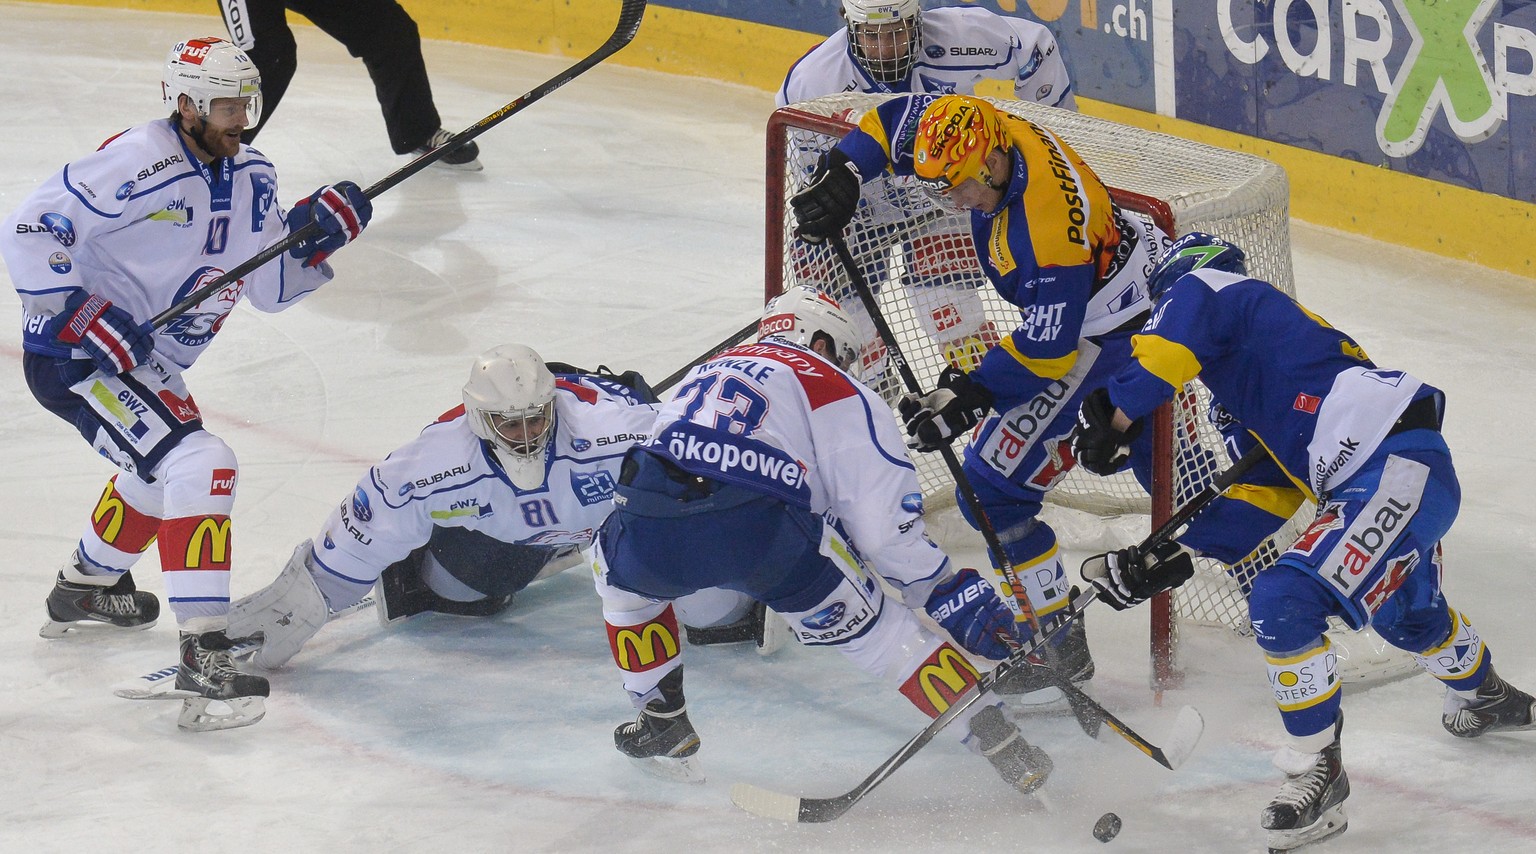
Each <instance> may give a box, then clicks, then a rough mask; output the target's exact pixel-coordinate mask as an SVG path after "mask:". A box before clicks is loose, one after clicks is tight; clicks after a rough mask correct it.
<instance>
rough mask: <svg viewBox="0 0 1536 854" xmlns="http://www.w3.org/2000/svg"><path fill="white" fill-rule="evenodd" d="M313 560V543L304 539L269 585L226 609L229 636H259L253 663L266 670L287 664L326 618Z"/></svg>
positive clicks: (327, 615)
mask: <svg viewBox="0 0 1536 854" xmlns="http://www.w3.org/2000/svg"><path fill="white" fill-rule="evenodd" d="M313 560H314V544H313V543H312V542H311V541H310V540H305V541H304V542H302V543H300V544H299V545H298V546H297V547H296V548H295V549H294V550H293V555H292V556H291V557H289V558H288V563H287V564H285V565H284V566H283V571H282V572H280V573H278V575H277V578H276V579H274V580H273V581H272V583H271V584H268V585H267V586H266V587H263V588H262V589H260V590H258V591H256V592H255V593H252V594H251V595H249V596H245V597H243V598H241V599H239V600H237V601H236V602H235V603H234V604H233V605H232V606H230V609H229V630H228V634H229V636H230V637H234V638H244V637H250V636H252V635H261V638H262V642H261V648H260V649H259V650H257V651H256V655H255V658H254V659H253V660H254V661H255V662H256V664H258V665H260V666H262V667H268V668H275V667H281V666H283V665H284V664H287V663H288V660H289V659H291V658H293V657H294V656H295V655H296V654H298V651H299V650H300V649H302V648H303V647H304V644H305V643H307V642H308V641H309V639H310V638H312V637H314V636H315V633H316V632H318V631H320V627H321V626H323V625H325V621H326V620H327V619H328V618H329V616H330V608H329V607H328V606H327V605H326V601H325V596H324V595H322V594H321V592H320V588H319V587H317V586H316V585H315V579H314V577H313V576H312V575H311V569H310V567H311V565H312V562H313Z"/></svg>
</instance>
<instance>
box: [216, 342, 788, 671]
mask: <svg viewBox="0 0 1536 854" xmlns="http://www.w3.org/2000/svg"><path fill="white" fill-rule="evenodd" d="M554 367H555V369H556V370H558V371H560V373H558V374H556V373H555V372H553V371H551V369H550V366H549V365H547V364H546V363H545V362H544V360H543V359H542V358H541V357H540V356H539V354H538V353H536V352H534V351H533V350H532V349H531V348H529V347H526V346H523V345H520V344H508V345H502V346H499V347H494V348H492V349H490V350H488V351H486V352H485V353H482V354H481V355H480V356H478V357H477V358H476V359H475V361H474V364H473V365H472V366H471V368H470V375H469V380H468V381H467V382H466V383H465V384H464V388H463V393H462V396H463V405H461V406H459V407H457V408H455V409H453V410H451V411H449V412H447V413H445V414H444V415H443V416H442V417H441V418H439V419H438V420H437V421H436V422H434V423H432V424H430V425H428V426H427V427H426V429H424V430H423V431H422V432H421V435H420V436H418V437H417V438H416V439H415V440H413V441H411V442H409V443H408V444H406V445H404V446H403V447H401V448H399V449H397V450H396V451H394V452H393V453H391V454H390V455H389V456H388V457H386V458H385V459H384V460H383V461H381V462H379V463H378V464H376V465H375V466H373V468H372V469H370V470H369V472H368V474H367V475H365V476H364V477H363V478H362V480H360V481H359V482H358V484H357V487H356V488H355V489H354V490H353V492H352V494H351V495H350V496H348V497H347V499H346V500H344V501H342V502H341V503H340V504H339V505H338V506H337V507H336V509H335V510H333V511H332V512H331V515H330V517H329V518H328V519H327V520H326V523H325V525H324V527H323V529H322V530H321V532H320V534H319V536H318V537H316V538H315V539H314V540H313V541H310V540H306V541H305V542H303V543H300V544H299V546H298V547H297V548H296V549H295V550H294V553H293V557H292V558H291V559H290V560H289V561H288V564H287V565H286V566H285V567H284V568H283V570H282V572H281V574H279V576H278V578H277V579H276V580H274V581H273V582H272V583H271V584H270V585H268V586H267V587H266V588H264V589H262V590H260V591H257V592H256V593H254V594H252V595H250V596H246V597H244V598H242V599H240V600H239V601H237V602H236V603H235V604H234V607H233V608H232V610H231V613H230V633H231V635H232V636H234V637H246V636H253V635H259V636H261V639H262V646H261V648H260V649H259V650H258V651H257V653H256V655H255V662H256V663H257V664H260V665H262V666H264V667H278V666H281V665H282V664H284V663H286V662H287V661H288V660H289V659H291V658H292V657H293V656H294V655H295V654H296V653H298V652H299V650H300V649H301V648H302V647H303V646H304V644H305V643H306V642H307V641H308V640H309V639H310V638H311V637H312V636H314V634H315V633H316V632H318V631H319V630H320V627H321V626H323V625H324V624H325V622H326V620H327V619H328V617H329V615H330V614H331V613H332V612H336V611H340V610H343V609H345V608H348V607H350V606H352V605H354V604H356V603H358V602H360V601H362V599H363V598H364V597H365V596H366V595H368V592H369V590H370V589H371V588H373V587H374V586H375V585H377V586H378V594H379V598H380V601H379V603H378V604H377V608H378V613H379V615H380V618H381V621H382V622H385V623H390V622H394V621H396V620H399V619H403V618H405V617H409V616H412V615H414V614H419V613H423V612H429V611H430V612H436V613H442V614H453V615H458V616H468V617H483V616H492V615H495V614H498V613H501V612H502V611H504V610H506V609H507V608H508V607H509V606H510V605H511V604H512V599H513V595H514V594H515V593H516V592H517V591H519V590H521V589H523V588H524V587H526V586H527V585H528V584H530V583H532V582H534V581H537V580H540V579H543V578H548V577H550V576H551V575H554V574H556V573H558V572H561V571H563V570H565V569H568V568H570V567H572V566H575V565H576V564H578V563H579V562H580V559H581V554H580V553H581V550H582V549H583V548H585V547H586V546H587V545H588V544H589V543H590V542H591V540H592V536H593V533H594V532H595V531H596V530H597V527H598V526H599V525H600V524H601V523H602V521H603V519H604V518H605V517H606V516H607V515H608V512H609V510H610V507H611V502H610V497H611V495H612V493H613V484H614V481H615V479H616V478H617V475H618V466H619V462H620V460H621V459H622V457H623V455H624V452H625V451H626V450H627V449H628V448H629V447H630V446H631V445H633V444H634V443H635V442H636V441H639V440H641V439H643V438H644V437H645V435H646V433H647V431H648V430H649V429H650V427H651V424H652V422H653V421H654V420H655V415H656V413H655V408H654V407H653V406H652V405H651V403H650V402H649V401H651V400H653V399H654V398H653V396H652V395H651V392H650V389H649V388H648V387H647V386H646V385H645V383H644V380H643V379H642V378H640V377H639V376H638V375H637V374H633V373H629V374H625V375H623V376H622V377H613V376H612V375H593V374H588V373H585V372H581V371H578V370H577V369H574V368H571V367H570V366H567V365H560V364H558V363H556V365H555V366H554ZM690 604H691V605H692V606H693V609H692V610H691V611H690V612H689V614H688V621H689V624H690V625H692V626H695V627H697V628H698V629H701V630H706V635H705V636H704V638H702V639H700V638H695V639H694V642H695V643H700V642H709V640H710V639H711V638H712V639H713V640H715V641H719V640H721V637H722V635H723V634H730V635H731V637H730V638H729V639H731V640H747V639H753V638H755V637H756V634H755V632H754V631H753V630H754V629H755V626H756V624H760V622H761V616H762V611H761V609H760V608H757V607H755V603H754V602H753V601H752V600H751V599H750V598H748V597H747V596H745V595H743V594H739V593H733V592H730V591H704V592H702V593H701V594H700V595H699V596H698V597H696V598H695V599H694V600H692V602H691V603H690ZM732 630H734V634H732Z"/></svg>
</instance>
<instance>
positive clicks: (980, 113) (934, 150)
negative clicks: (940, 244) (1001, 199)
mask: <svg viewBox="0 0 1536 854" xmlns="http://www.w3.org/2000/svg"><path fill="white" fill-rule="evenodd" d="M1011 144H1012V143H1011V141H1010V140H1009V137H1008V131H1007V130H1006V129H1004V127H1003V117H1002V115H1001V114H999V113H998V112H997V109H996V108H995V107H993V106H992V105H991V104H988V103H987V102H986V101H983V100H981V99H980V98H972V97H969V96H967V95H945V96H943V97H940V98H935V99H934V101H933V103H931V104H929V105H928V108H927V109H925V110H923V116H922V118H921V119H919V120H918V122H917V142H916V143H915V144H914V145H913V147H912V166H913V171H915V172H916V173H917V180H918V181H919V182H921V183H922V185H923V186H924V187H926V188H928V189H929V190H931V191H934V192H937V193H939V194H944V193H948V192H949V191H950V190H952V189H954V188H955V187H958V186H960V185H961V184H964V183H965V182H966V181H967V180H969V179H971V178H975V179H976V180H977V181H980V182H981V183H983V184H985V185H987V186H989V187H990V186H993V181H992V170H991V169H989V168H988V167H987V155H988V154H990V153H992V151H994V150H996V149H999V148H1002V149H1007V148H1008V147H1009V146H1010V145H1011Z"/></svg>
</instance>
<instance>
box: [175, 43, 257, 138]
mask: <svg viewBox="0 0 1536 854" xmlns="http://www.w3.org/2000/svg"><path fill="white" fill-rule="evenodd" d="M160 94H161V97H162V98H163V99H164V101H165V107H166V109H168V110H171V111H173V112H174V111H176V110H177V109H179V108H180V107H179V97H178V96H181V95H186V96H187V97H188V98H191V99H192V105H193V107H195V108H196V109H197V114H198V115H200V116H206V115H208V111H209V109H210V108H211V107H212V105H213V99H215V98H244V99H246V111H247V113H248V114H249V115H250V119H249V121H248V122H247V126H253V125H255V124H256V123H257V122H259V121H261V73H260V72H258V71H257V70H256V63H254V62H252V61H251V58H250V57H249V56H246V54H245V51H243V50H241V49H240V48H238V47H235V46H234V44H233V43H231V42H228V41H225V40H224V39H221V38H218V37H216V36H205V37H203V38H198V39H187V40H186V41H181V42H177V43H176V46H175V47H173V48H171V52H170V53H168V54H166V57H165V75H164V77H163V78H162V79H161V81H160Z"/></svg>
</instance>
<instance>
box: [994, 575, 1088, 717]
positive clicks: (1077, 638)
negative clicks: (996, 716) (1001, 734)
mask: <svg viewBox="0 0 1536 854" xmlns="http://www.w3.org/2000/svg"><path fill="white" fill-rule="evenodd" d="M1072 595H1073V596H1074V597H1076V596H1077V588H1075V587H1074V588H1073V589H1072ZM1084 616H1085V615H1084V614H1078V615H1077V617H1076V618H1074V619H1073V620H1072V625H1070V626H1068V627H1067V631H1066V633H1065V636H1064V637H1063V638H1062V641H1061V643H1060V644H1058V645H1056V646H1055V647H1054V648H1053V651H1052V654H1051V659H1052V661H1053V662H1054V664H1055V665H1056V667H1057V669H1058V671H1059V672H1060V673H1062V674H1064V675H1065V676H1066V677H1067V680H1068V681H1070V682H1071V683H1072V684H1074V685H1082V684H1083V683H1084V682H1087V681H1088V680H1090V679H1092V678H1093V672H1094V668H1093V653H1092V652H1091V651H1090V650H1089V649H1088V626H1087V624H1086V623H1084V622H1083V617H1084ZM1035 659H1036V657H1031V662H1030V664H1029V666H1027V667H1020V668H1016V669H1014V670H1012V671H1009V672H1008V673H1006V674H1004V675H1003V677H1002V678H1000V679H998V680H997V682H996V683H994V684H993V686H992V690H993V691H994V692H995V693H996V694H998V696H1001V697H1004V698H1006V699H1007V700H1008V702H1009V704H1010V705H1013V706H1016V707H1023V708H1025V709H1034V710H1045V709H1058V708H1062V707H1064V706H1065V705H1066V698H1065V697H1064V696H1063V695H1062V693H1061V689H1059V688H1057V687H1056V686H1055V684H1054V683H1055V679H1054V677H1053V674H1052V673H1051V671H1050V669H1048V668H1047V667H1046V666H1045V665H1044V664H1043V663H1041V662H1040V661H1037V660H1035Z"/></svg>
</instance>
